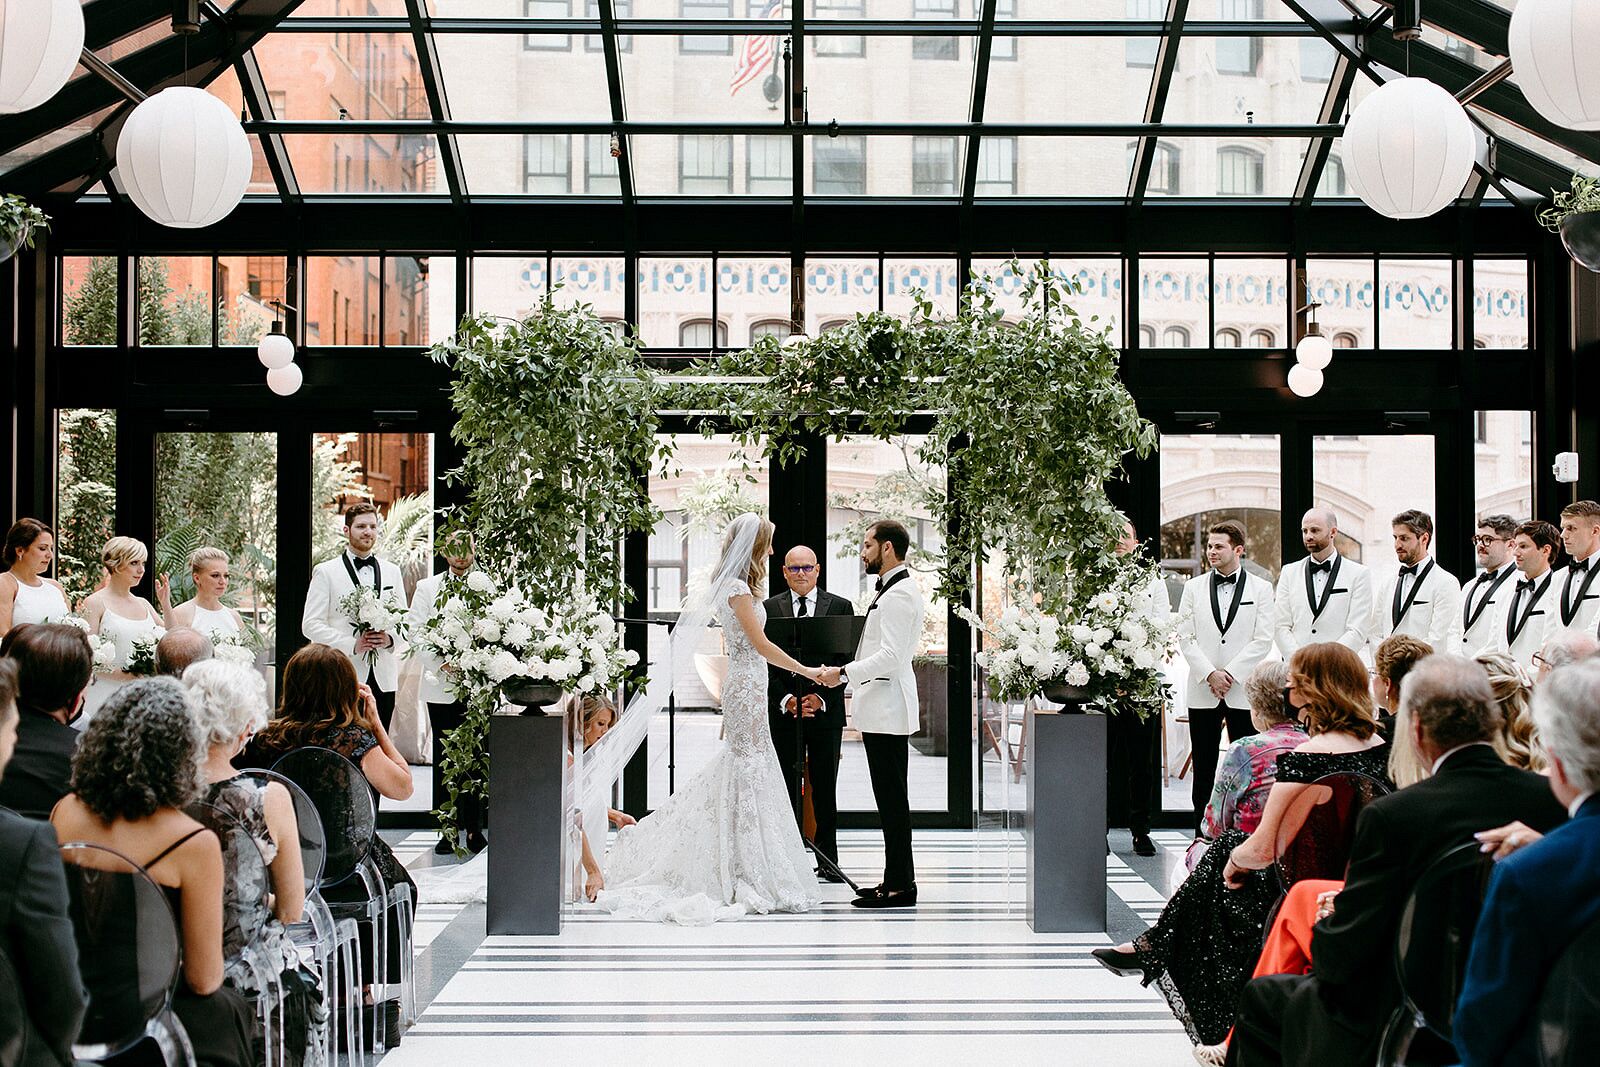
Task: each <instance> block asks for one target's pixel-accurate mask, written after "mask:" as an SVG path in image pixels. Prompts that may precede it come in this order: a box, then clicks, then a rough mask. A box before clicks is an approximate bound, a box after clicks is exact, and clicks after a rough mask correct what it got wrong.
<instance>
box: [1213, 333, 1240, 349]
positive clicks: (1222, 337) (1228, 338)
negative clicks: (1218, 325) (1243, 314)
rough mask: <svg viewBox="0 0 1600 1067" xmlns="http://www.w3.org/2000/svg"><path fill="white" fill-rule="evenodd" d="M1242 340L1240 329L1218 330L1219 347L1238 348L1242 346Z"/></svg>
mask: <svg viewBox="0 0 1600 1067" xmlns="http://www.w3.org/2000/svg"><path fill="white" fill-rule="evenodd" d="M1240 342H1241V338H1240V336H1239V331H1238V330H1218V331H1217V347H1218V348H1238V347H1240Z"/></svg>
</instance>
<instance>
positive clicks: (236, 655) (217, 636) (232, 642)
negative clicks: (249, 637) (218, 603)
mask: <svg viewBox="0 0 1600 1067" xmlns="http://www.w3.org/2000/svg"><path fill="white" fill-rule="evenodd" d="M208 636H209V637H210V638H211V653H212V655H213V656H214V657H215V658H217V659H219V660H221V661H222V662H224V663H237V664H239V665H240V666H241V667H254V666H255V665H256V654H255V650H254V649H252V648H251V647H250V646H249V645H247V644H245V641H244V636H243V635H242V634H236V633H228V632H225V631H223V630H214V631H212V632H211V633H210V634H209V635H208Z"/></svg>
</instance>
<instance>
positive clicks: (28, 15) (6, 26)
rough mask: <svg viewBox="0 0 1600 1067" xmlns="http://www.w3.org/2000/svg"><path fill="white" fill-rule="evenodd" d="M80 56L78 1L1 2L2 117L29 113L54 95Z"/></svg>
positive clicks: (80, 33)
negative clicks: (20, 112)
mask: <svg viewBox="0 0 1600 1067" xmlns="http://www.w3.org/2000/svg"><path fill="white" fill-rule="evenodd" d="M82 52H83V6H82V5H81V4H80V3H79V0H6V2H5V3H3V4H0V115H10V114H13V113H15V112H18V111H29V110H31V109H33V108H36V107H38V106H39V105H40V104H42V103H44V102H45V101H46V100H48V99H50V98H51V97H52V96H54V95H56V93H57V92H59V91H60V89H61V87H62V86H63V85H65V84H67V79H68V78H70V77H72V72H73V70H74V69H75V68H76V67H77V66H78V56H79V55H80V54H81V53H82Z"/></svg>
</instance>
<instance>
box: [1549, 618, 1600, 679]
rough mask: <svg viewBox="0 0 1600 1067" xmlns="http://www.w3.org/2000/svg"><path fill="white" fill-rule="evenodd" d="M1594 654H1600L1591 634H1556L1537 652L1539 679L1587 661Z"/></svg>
mask: <svg viewBox="0 0 1600 1067" xmlns="http://www.w3.org/2000/svg"><path fill="white" fill-rule="evenodd" d="M1596 652H1600V641H1596V640H1595V638H1594V635H1593V634H1589V633H1585V632H1584V631H1582V630H1578V631H1572V630H1567V631H1563V632H1561V633H1559V634H1556V635H1555V636H1554V637H1552V638H1551V639H1550V640H1548V641H1546V642H1545V643H1544V647H1543V648H1541V649H1540V650H1539V678H1540V679H1541V680H1542V679H1543V678H1544V676H1545V675H1547V674H1549V673H1550V672H1551V671H1553V670H1555V669H1556V668H1557V667H1565V666H1566V665H1567V664H1569V663H1576V662H1578V661H1579V660H1580V659H1588V658H1589V657H1591V656H1593V655H1594V654H1595V653H1596Z"/></svg>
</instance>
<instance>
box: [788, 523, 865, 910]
mask: <svg viewBox="0 0 1600 1067" xmlns="http://www.w3.org/2000/svg"><path fill="white" fill-rule="evenodd" d="M821 576H822V572H821V569H820V568H819V567H818V566H817V554H816V553H815V552H813V551H812V550H811V549H809V548H807V547H806V546H805V545H796V546H795V547H793V548H791V549H790V550H789V552H788V554H787V555H785V556H784V557H783V578H784V581H786V582H787V583H788V584H789V588H788V589H787V590H786V591H784V592H782V593H779V594H778V595H777V596H775V597H771V598H770V599H768V600H767V618H769V619H791V618H806V617H809V616H813V615H854V614H855V613H856V609H855V606H854V605H853V604H851V603H850V601H848V600H846V599H845V598H844V597H842V596H835V595H833V594H832V593H830V592H828V591H827V590H825V589H818V588H817V580H818V579H819V578H820V577H821ZM767 677H768V681H767V721H768V722H769V723H770V724H771V726H772V744H773V747H774V748H776V749H777V750H778V763H779V764H780V765H781V766H782V767H783V777H784V781H785V782H786V783H787V784H788V786H789V797H790V799H791V800H792V801H793V802H794V806H795V808H794V817H795V821H796V822H803V819H804V816H803V815H802V814H801V803H800V789H799V785H800V779H799V770H798V768H797V767H796V764H797V763H798V762H799V760H800V755H799V752H800V748H801V746H802V745H803V746H804V749H805V759H806V761H807V762H808V763H809V765H810V769H811V811H812V813H813V814H814V815H815V816H816V818H817V836H816V840H815V841H813V842H812V843H813V844H815V845H816V846H817V851H818V852H819V853H821V854H822V855H824V856H826V857H828V859H830V860H833V861H834V862H835V863H837V862H838V861H839V801H838V796H837V787H838V782H839V745H840V741H841V739H842V738H843V736H844V687H843V686H834V687H833V688H831V689H822V688H820V687H818V686H814V685H810V684H808V683H807V682H806V680H805V679H803V678H797V677H795V676H794V675H792V674H790V673H789V672H788V671H785V670H779V669H778V668H777V667H773V668H771V669H770V670H769V672H768V676H767ZM822 877H823V878H825V879H827V880H828V881H838V880H839V879H838V877H837V876H835V875H832V874H831V873H827V872H826V871H825V869H824V871H823V872H822Z"/></svg>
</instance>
